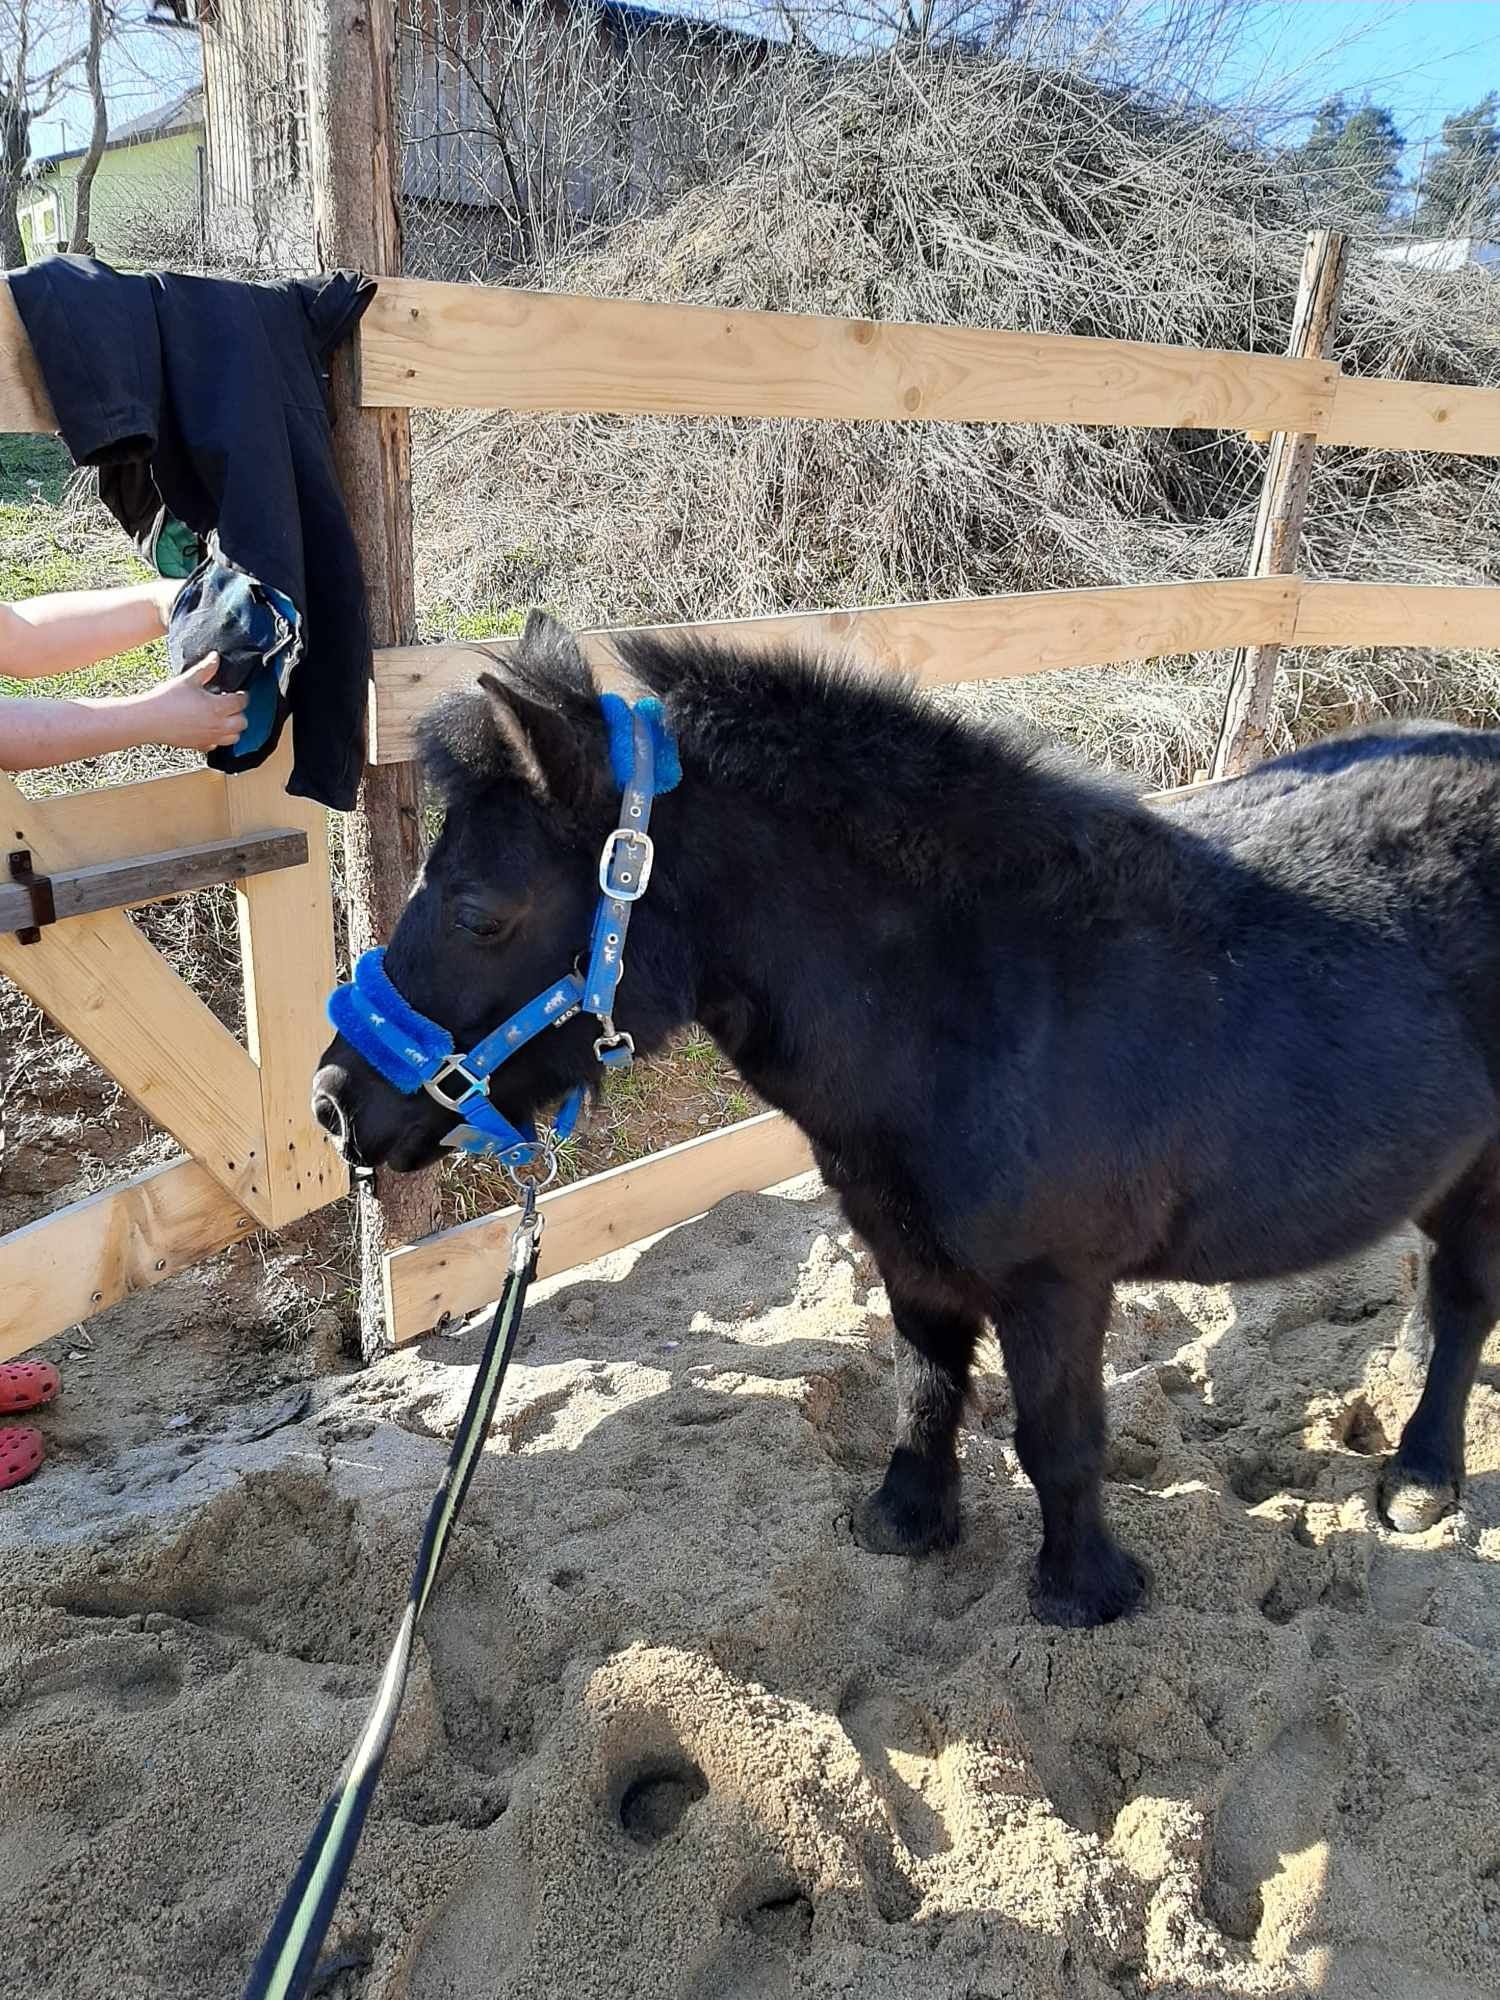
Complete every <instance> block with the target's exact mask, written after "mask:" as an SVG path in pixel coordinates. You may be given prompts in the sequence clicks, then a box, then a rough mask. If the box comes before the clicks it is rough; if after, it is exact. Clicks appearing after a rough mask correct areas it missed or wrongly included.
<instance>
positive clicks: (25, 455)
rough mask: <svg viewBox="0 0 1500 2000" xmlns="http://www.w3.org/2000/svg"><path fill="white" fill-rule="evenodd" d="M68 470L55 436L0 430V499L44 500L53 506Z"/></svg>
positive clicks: (61, 446) (62, 447) (68, 463)
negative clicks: (15, 433) (20, 433)
mask: <svg viewBox="0 0 1500 2000" xmlns="http://www.w3.org/2000/svg"><path fill="white" fill-rule="evenodd" d="M72 470H73V461H72V460H71V459H70V458H69V457H68V454H67V451H66V449H65V448H64V446H63V445H62V444H60V443H59V441H58V440H57V439H56V438H54V437H14V436H10V435H8V434H0V501H9V500H21V501H28V500H45V501H46V502H47V503H48V504H49V505H51V506H54V507H55V506H56V505H57V503H58V502H59V501H60V500H61V499H62V496H63V488H64V486H66V485H67V483H68V477H69V475H70V474H71V472H72Z"/></svg>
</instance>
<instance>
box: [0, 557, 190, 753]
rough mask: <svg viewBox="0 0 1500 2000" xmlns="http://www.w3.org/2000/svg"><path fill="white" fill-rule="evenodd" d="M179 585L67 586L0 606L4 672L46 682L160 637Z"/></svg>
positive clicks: (13, 677) (1, 667)
mask: <svg viewBox="0 0 1500 2000" xmlns="http://www.w3.org/2000/svg"><path fill="white" fill-rule="evenodd" d="M181 588H182V585H181V584H180V583H172V582H164V581H161V580H157V581H154V582H151V583H138V584H131V585H129V586H128V587H126V588H124V589H121V590H68V591H62V592H60V593H58V594H57V595H56V596H53V597H33V598H31V599H29V600H28V601H27V602H26V603H24V604H0V675H5V676H7V677H8V678H9V679H11V680H24V681H30V680H46V679H47V678H48V677H49V676H51V675H53V674H67V673H72V672H73V671H74V669H75V668H77V667H91V666H93V665H94V664H95V662H96V661H98V660H108V659H111V658H112V657H113V656H114V655H115V654H116V653H128V652H130V651H131V650H132V648H134V647H136V646H144V645H145V644H146V643H147V642H148V641H149V640H151V639H159V638H160V637H161V635H162V633H163V632H165V631H166V629H167V620H168V618H169V617H170V616H171V614H172V606H173V604H174V603H175V602H176V601H177V593H178V592H179V591H180V590H181ZM78 754H79V755H83V756H88V755H90V754H92V753H91V752H88V751H83V752H79V753H78ZM12 768H16V767H14V766H13V767H12Z"/></svg>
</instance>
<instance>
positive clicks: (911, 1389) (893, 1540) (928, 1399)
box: [854, 1278, 983, 1556]
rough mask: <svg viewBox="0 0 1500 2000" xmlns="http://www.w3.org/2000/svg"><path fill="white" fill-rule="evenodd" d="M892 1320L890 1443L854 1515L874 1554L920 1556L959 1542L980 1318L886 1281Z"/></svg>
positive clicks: (857, 1530)
mask: <svg viewBox="0 0 1500 2000" xmlns="http://www.w3.org/2000/svg"><path fill="white" fill-rule="evenodd" d="M886 1283H887V1289H888V1291H889V1292H890V1300H891V1316H892V1318H893V1319H894V1320H895V1323H896V1339H895V1350H896V1401H897V1426H896V1448H895V1450H894V1452H893V1453H892V1454H891V1462H890V1465H889V1466H888V1467H887V1468H886V1475H885V1478H884V1479H883V1480H882V1481H881V1483H880V1486H879V1488H878V1490H877V1491H876V1492H874V1493H872V1494H871V1495H870V1496H869V1498H868V1499H867V1500H865V1501H863V1502H862V1503H861V1505H860V1506H859V1508H858V1509H857V1510H856V1512H855V1516H854V1534H855V1538H856V1540H858V1541H859V1542H861V1543H862V1544H863V1546H864V1547H865V1548H867V1549H871V1550H873V1551H874V1552H875V1553H876V1554H877V1555H900V1556H920V1555H926V1553H927V1552H928V1550H929V1549H942V1548H949V1547H951V1546H952V1544H953V1543H954V1542H956V1541H957V1540H958V1536H959V1529H960V1519H959V1509H958V1425H959V1419H960V1417H961V1416H962V1414H963V1406H964V1397H965V1395H966V1393H967V1391H968V1386H969V1368H970V1364H971V1363H972V1361H973V1359H974V1349H975V1347H976V1346H977V1344H978V1341H979V1336H980V1333H981V1332H982V1330H983V1322H982V1321H981V1320H980V1319H979V1317H978V1316H977V1315H976V1314H971V1313H963V1312H955V1311H945V1310H943V1309H940V1308H934V1307H933V1306H931V1305H929V1304H925V1303H923V1304H919V1303H917V1302H916V1301H915V1300H914V1299H912V1298H910V1297H907V1296H904V1295H903V1294H902V1293H901V1291H900V1290H899V1288H898V1287H897V1286H893V1285H891V1283H890V1280H889V1278H887V1280H886Z"/></svg>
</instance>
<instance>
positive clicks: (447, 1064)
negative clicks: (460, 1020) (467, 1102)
mask: <svg viewBox="0 0 1500 2000" xmlns="http://www.w3.org/2000/svg"><path fill="white" fill-rule="evenodd" d="M450 1076H461V1077H462V1078H463V1080H464V1082H465V1083H466V1084H467V1085H468V1089H467V1090H465V1091H464V1093H463V1097H450V1096H449V1095H448V1093H447V1092H446V1091H445V1090H444V1089H443V1088H442V1086H443V1084H444V1083H445V1082H446V1081H447V1080H448V1078H449V1077H450ZM422 1088H423V1089H424V1090H425V1091H426V1092H427V1095H428V1096H429V1097H430V1098H431V1099H432V1101H433V1103H434V1104H441V1105H442V1107H443V1109H444V1110H445V1111H452V1112H454V1113H455V1114H457V1113H459V1112H461V1111H462V1110H463V1098H464V1097H467V1096H468V1095H469V1092H470V1091H474V1090H477V1091H478V1092H479V1095H480V1096H481V1097H488V1096H489V1094H490V1080H489V1078H488V1077H487V1076H475V1074H474V1072H473V1071H472V1070H470V1069H466V1068H465V1067H464V1059H463V1057H462V1056H445V1057H444V1058H443V1066H442V1068H441V1069H440V1070H439V1071H438V1072H437V1074H436V1075H435V1076H430V1077H428V1079H427V1081H426V1082H425V1083H424V1084H423V1085H422Z"/></svg>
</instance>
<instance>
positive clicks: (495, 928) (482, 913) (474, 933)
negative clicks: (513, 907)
mask: <svg viewBox="0 0 1500 2000" xmlns="http://www.w3.org/2000/svg"><path fill="white" fill-rule="evenodd" d="M453 921H454V923H455V924H456V925H457V927H458V929H459V930H461V931H467V932H468V933H469V935H470V937H477V938H497V937H500V936H501V935H503V933H504V930H505V923H504V920H503V919H502V918H500V917H497V916H495V915H494V913H493V912H492V911H490V910H481V909H477V908H476V907H475V906H474V905H473V904H472V903H461V904H460V905H459V907H458V909H457V910H456V911H455V912H454V914H453Z"/></svg>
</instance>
